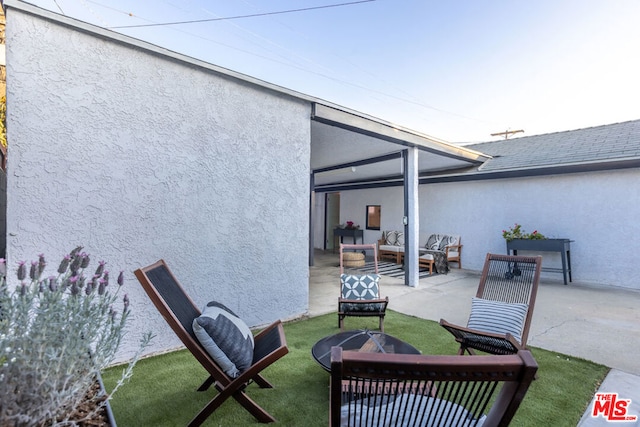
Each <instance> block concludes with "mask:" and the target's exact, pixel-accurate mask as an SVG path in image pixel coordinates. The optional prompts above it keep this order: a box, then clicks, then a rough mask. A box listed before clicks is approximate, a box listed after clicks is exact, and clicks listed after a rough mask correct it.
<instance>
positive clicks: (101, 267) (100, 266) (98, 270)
mask: <svg viewBox="0 0 640 427" xmlns="http://www.w3.org/2000/svg"><path fill="white" fill-rule="evenodd" d="M105 264H106V262H104V261H100V262H98V268H96V274H95V275H96V276H102V272H103V271H104V265H105Z"/></svg>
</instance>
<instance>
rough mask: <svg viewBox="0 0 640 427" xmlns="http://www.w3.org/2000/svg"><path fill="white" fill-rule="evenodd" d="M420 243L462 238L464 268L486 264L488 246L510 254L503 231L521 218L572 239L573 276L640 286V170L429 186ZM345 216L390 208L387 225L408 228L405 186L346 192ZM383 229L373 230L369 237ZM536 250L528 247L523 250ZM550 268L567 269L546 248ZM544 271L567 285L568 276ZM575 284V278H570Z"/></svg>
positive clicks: (528, 226)
mask: <svg viewBox="0 0 640 427" xmlns="http://www.w3.org/2000/svg"><path fill="white" fill-rule="evenodd" d="M419 200H420V244H421V245H424V243H425V242H426V239H427V237H428V236H429V234H431V233H451V234H460V235H461V236H462V244H463V245H464V247H463V249H462V266H463V268H466V269H471V270H478V271H479V270H481V269H482V265H483V263H484V258H485V255H486V254H487V252H494V253H506V244H505V241H504V239H503V238H502V230H504V229H507V228H508V227H510V226H512V225H513V224H514V223H516V222H517V223H519V224H522V226H523V228H524V229H525V230H526V231H528V232H532V231H534V230H538V231H539V232H541V233H543V234H545V235H546V236H547V237H551V238H552V237H556V238H570V239H572V240H574V242H572V243H571V264H572V268H573V280H574V282H579V283H582V284H588V285H597V286H615V287H624V288H631V289H640V270H639V269H638V268H637V267H636V262H635V258H636V253H637V248H638V244H637V239H636V237H635V236H638V235H640V221H638V218H640V170H638V169H625V170H619V171H608V172H592V173H581V174H567V175H552V176H544V177H532V178H516V179H499V180H486V181H468V182H459V183H446V184H428V185H421V186H420V192H419ZM340 202H341V205H340V207H341V221H343V222H344V221H345V220H353V221H355V222H360V224H363V221H364V212H365V206H366V205H367V204H380V205H381V206H382V219H381V221H382V227H381V228H382V230H387V229H393V230H399V229H402V206H403V202H402V187H393V188H381V189H375V190H357V191H345V192H343V193H341V197H340ZM379 235H380V233H378V232H373V231H365V235H364V236H365V237H364V240H365V243H373V242H374V241H375V240H376V239H378V238H379V237H378V236H379ZM518 253H519V254H528V252H520V251H519V252H518ZM540 254H541V255H543V267H553V268H560V267H561V260H560V257H559V255H558V254H556V253H551V252H542V253H540ZM543 277H546V278H548V279H552V280H553V279H555V280H557V281H558V283H562V275H561V274H556V273H551V272H545V273H543ZM570 285H571V284H570Z"/></svg>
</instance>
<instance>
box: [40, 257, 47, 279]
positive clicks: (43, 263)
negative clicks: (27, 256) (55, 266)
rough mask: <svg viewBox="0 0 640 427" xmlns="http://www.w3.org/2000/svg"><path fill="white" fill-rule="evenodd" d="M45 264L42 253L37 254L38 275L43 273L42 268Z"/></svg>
mask: <svg viewBox="0 0 640 427" xmlns="http://www.w3.org/2000/svg"><path fill="white" fill-rule="evenodd" d="M46 266H47V262H46V261H45V260H44V254H40V255H38V277H40V276H42V273H44V268H45V267H46Z"/></svg>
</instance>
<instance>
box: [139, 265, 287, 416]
mask: <svg viewBox="0 0 640 427" xmlns="http://www.w3.org/2000/svg"><path fill="white" fill-rule="evenodd" d="M135 275H136V277H137V278H138V281H139V282H140V284H141V285H142V287H143V288H144V290H145V291H146V293H147V295H149V298H150V299H151V301H152V302H153V304H154V305H155V306H156V308H157V309H158V311H159V312H160V314H161V315H162V317H164V319H165V320H166V321H167V323H168V324H169V326H171V329H173V331H174V332H175V333H176V335H177V336H178V337H179V338H180V340H181V341H182V343H183V344H184V345H185V347H186V348H187V349H188V350H189V351H190V352H191V353H192V354H193V356H194V357H195V358H196V359H197V360H198V362H200V365H202V367H203V368H204V370H205V371H206V372H207V373H208V375H209V376H208V378H207V379H206V380H205V381H204V383H203V384H202V385H201V386H200V387H199V388H198V391H206V390H208V389H209V388H210V387H211V386H212V385H214V387H215V389H216V391H217V393H216V394H215V395H214V396H213V398H212V399H211V400H210V401H209V403H207V404H206V405H205V407H204V408H202V409H201V410H200V412H199V413H198V414H196V416H195V417H194V418H193V419H192V420H191V422H190V423H189V426H199V425H201V424H202V423H203V422H205V420H206V419H207V418H208V417H209V416H210V415H211V414H213V412H214V411H215V410H216V409H218V408H219V407H220V405H222V404H223V403H224V402H225V401H226V400H228V399H229V398H233V399H235V400H236V401H237V402H238V403H240V404H241V405H242V406H243V407H244V408H245V409H246V410H247V411H248V412H249V413H251V415H253V416H254V417H255V418H256V420H258V421H260V422H262V423H270V422H274V421H276V419H275V418H274V417H273V416H272V415H271V414H269V413H268V412H267V411H266V410H264V409H263V408H262V407H260V406H259V405H258V404H257V403H256V402H254V401H253V399H251V398H250V397H249V396H248V395H247V393H246V389H247V386H248V384H249V383H251V382H253V383H255V384H257V385H258V387H260V388H273V386H272V385H271V383H270V382H269V381H267V380H266V379H265V378H264V377H263V376H262V374H261V372H262V370H264V369H265V368H267V367H268V366H270V365H271V364H273V363H274V362H276V361H277V360H279V359H280V358H282V357H283V356H284V355H286V354H287V353H288V352H289V349H288V347H287V341H286V338H285V335H284V329H283V327H282V323H281V322H280V321H276V322H274V323H272V324H271V325H269V326H267V327H266V328H265V329H263V330H262V331H261V332H259V333H258V334H257V335H256V336H255V337H254V342H255V348H254V350H253V362H252V363H251V366H250V367H248V368H247V369H246V370H245V371H244V372H242V373H240V374H239V375H238V376H236V377H231V376H229V375H228V374H227V373H226V372H225V371H224V370H223V368H222V367H221V366H220V365H219V364H218V363H216V361H215V360H214V359H213V358H212V356H211V355H210V354H209V353H208V352H207V351H206V350H205V348H204V347H203V345H202V344H201V343H200V342H199V341H198V339H197V337H196V335H195V333H194V329H193V321H194V319H195V318H196V317H198V316H199V315H200V314H201V312H200V310H199V309H198V308H197V307H196V306H195V304H194V303H193V301H192V300H191V298H190V297H189V295H187V294H186V293H185V291H184V289H183V288H182V286H181V285H180V284H179V282H178V279H176V277H175V276H174V275H173V273H172V272H171V270H169V267H168V266H167V264H166V263H165V262H164V261H163V260H159V261H157V262H156V263H154V264H151V265H149V266H147V267H144V268H139V269H137V270H136V271H135ZM166 380H167V386H168V387H169V386H171V379H170V378H167V379H166ZM182 392H183V391H180V390H176V393H182Z"/></svg>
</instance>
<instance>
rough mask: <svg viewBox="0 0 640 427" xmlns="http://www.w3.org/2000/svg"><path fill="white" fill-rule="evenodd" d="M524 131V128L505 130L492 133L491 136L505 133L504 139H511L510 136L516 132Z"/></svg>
mask: <svg viewBox="0 0 640 427" xmlns="http://www.w3.org/2000/svg"><path fill="white" fill-rule="evenodd" d="M520 132H524V130H522V129H518V130H505V131H504V132H497V133H492V134H491V136H502V135H504V139H509V137H510V136H511V135H513V134H515V133H520Z"/></svg>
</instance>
